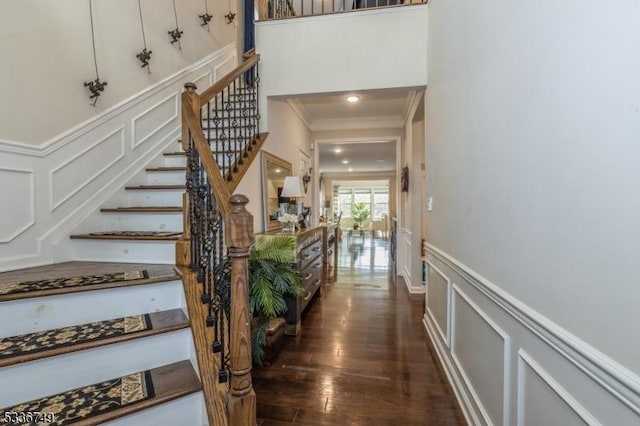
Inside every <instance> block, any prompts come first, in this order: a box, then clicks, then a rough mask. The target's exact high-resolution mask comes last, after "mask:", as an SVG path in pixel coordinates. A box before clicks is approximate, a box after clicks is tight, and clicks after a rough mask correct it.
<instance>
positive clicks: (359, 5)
mask: <svg viewBox="0 0 640 426" xmlns="http://www.w3.org/2000/svg"><path fill="white" fill-rule="evenodd" d="M427 1H428V0H259V2H258V15H259V19H260V20H261V21H264V20H269V19H283V18H292V17H301V16H310V15H324V14H329V13H340V12H350V11H357V10H366V9H373V8H380V7H388V6H403V5H410V4H422V3H427Z"/></svg>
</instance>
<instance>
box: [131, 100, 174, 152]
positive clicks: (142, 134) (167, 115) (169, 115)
mask: <svg viewBox="0 0 640 426" xmlns="http://www.w3.org/2000/svg"><path fill="white" fill-rule="evenodd" d="M178 113H179V102H178V93H177V92H174V93H172V94H171V95H169V96H168V97H167V98H165V99H163V100H161V101H160V102H158V103H156V104H154V105H153V106H151V107H150V108H147V109H145V110H144V111H143V112H142V113H141V114H139V115H137V116H136V117H134V118H133V120H132V124H131V134H132V137H131V140H132V147H131V148H132V149H135V148H137V147H138V146H140V145H142V144H143V143H145V142H146V141H147V140H149V138H151V137H152V136H153V135H155V134H156V133H158V132H159V131H160V130H161V129H162V128H163V127H164V126H166V125H168V124H169V123H171V122H172V121H176V120H177V119H178ZM158 123H159V124H158Z"/></svg>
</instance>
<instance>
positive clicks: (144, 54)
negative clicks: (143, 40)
mask: <svg viewBox="0 0 640 426" xmlns="http://www.w3.org/2000/svg"><path fill="white" fill-rule="evenodd" d="M152 53H153V50H147V48H146V47H145V48H144V49H142V51H141V52H140V53H138V54H137V55H136V58H138V59H140V62H142V68H144V67H148V66H149V61H150V60H151V54H152Z"/></svg>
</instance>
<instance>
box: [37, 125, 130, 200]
mask: <svg viewBox="0 0 640 426" xmlns="http://www.w3.org/2000/svg"><path fill="white" fill-rule="evenodd" d="M123 157H124V127H120V128H118V129H116V130H114V131H113V132H111V133H109V134H107V135H106V136H105V137H103V138H101V139H98V140H97V141H96V142H94V143H93V144H92V145H89V146H88V147H86V148H84V149H83V150H81V151H80V152H79V153H78V154H76V155H75V156H73V157H71V158H69V159H68V160H67V161H65V162H64V163H62V164H61V165H59V166H57V167H56V168H55V169H53V170H52V171H51V177H50V179H49V181H50V182H51V192H50V194H51V206H50V211H54V210H55V209H57V208H58V207H60V205H61V204H62V203H64V202H65V201H67V200H68V199H69V198H71V197H73V196H74V195H75V194H77V193H78V192H79V191H80V190H81V189H83V188H85V187H86V186H87V185H88V184H89V183H91V181H92V180H94V179H95V178H96V177H97V176H99V175H101V174H102V173H103V172H104V171H105V170H107V169H109V168H110V167H111V166H113V165H114V164H115V163H116V162H117V161H118V160H120V159H122V158H123Z"/></svg>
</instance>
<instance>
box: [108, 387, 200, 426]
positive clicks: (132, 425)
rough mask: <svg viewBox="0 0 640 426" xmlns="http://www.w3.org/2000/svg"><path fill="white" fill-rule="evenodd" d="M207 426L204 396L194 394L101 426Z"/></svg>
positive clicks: (197, 393)
mask: <svg viewBox="0 0 640 426" xmlns="http://www.w3.org/2000/svg"><path fill="white" fill-rule="evenodd" d="M175 425H187V426H208V425H209V422H208V419H207V413H206V408H205V405H204V396H203V394H202V392H196V393H193V394H190V395H187V396H183V397H182V398H178V399H175V400H173V401H169V402H166V403H164V404H162V405H157V406H155V407H151V408H147V409H145V410H144V411H140V412H137V413H134V414H130V415H128V416H124V417H121V418H119V419H116V420H114V421H112V422H107V423H103V426H175Z"/></svg>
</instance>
